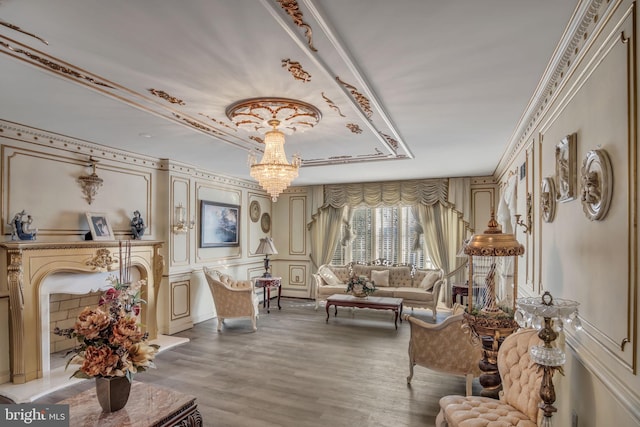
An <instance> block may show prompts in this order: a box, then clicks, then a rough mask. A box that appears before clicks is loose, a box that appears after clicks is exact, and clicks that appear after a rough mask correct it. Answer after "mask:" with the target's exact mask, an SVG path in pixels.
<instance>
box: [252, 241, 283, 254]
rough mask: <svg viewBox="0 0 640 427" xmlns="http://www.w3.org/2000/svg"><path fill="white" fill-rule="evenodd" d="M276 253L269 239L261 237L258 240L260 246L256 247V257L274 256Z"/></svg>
mask: <svg viewBox="0 0 640 427" xmlns="http://www.w3.org/2000/svg"><path fill="white" fill-rule="evenodd" d="M277 253H278V251H277V249H276V247H275V245H274V244H273V240H271V237H263V238H262V239H260V244H259V245H258V249H256V255H275V254H277Z"/></svg>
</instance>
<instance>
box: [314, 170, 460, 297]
mask: <svg viewBox="0 0 640 427" xmlns="http://www.w3.org/2000/svg"><path fill="white" fill-rule="evenodd" d="M320 200H322V203H321V202H320ZM359 205H360V206H362V205H364V206H369V207H381V206H400V205H404V206H412V210H413V213H414V216H415V217H416V218H417V219H418V221H419V223H420V226H421V227H422V230H423V232H424V235H425V239H424V240H425V245H426V246H427V247H426V249H427V252H428V253H429V257H430V258H431V260H432V262H433V263H434V264H435V265H436V266H437V267H438V268H442V269H443V270H444V272H445V274H449V273H451V272H453V271H455V270H456V269H457V268H460V267H461V266H462V264H463V263H464V262H465V259H461V258H456V254H457V253H458V250H459V249H460V245H461V244H462V242H463V240H464V239H465V238H467V237H468V235H469V234H470V230H469V215H470V213H471V179H470V178H450V179H446V178H442V179H440V178H439V179H423V180H408V181H391V182H372V183H359V184H343V185H338V184H332V185H325V186H319V187H318V188H316V189H314V193H313V200H312V211H313V212H315V214H314V215H313V218H312V221H311V222H310V223H309V225H308V226H309V229H310V231H311V251H312V253H311V260H312V262H313V264H314V265H315V267H316V268H317V267H319V266H320V265H322V264H325V263H328V262H330V261H331V258H332V255H333V252H334V250H335V248H336V245H337V244H338V243H339V241H340V235H341V226H342V224H343V219H344V218H345V213H348V212H349V208H351V207H355V206H359ZM456 277H458V275H456ZM460 277H463V276H460ZM447 287H448V289H447V290H446V292H445V293H446V302H447V303H450V298H451V292H450V284H448V286H447Z"/></svg>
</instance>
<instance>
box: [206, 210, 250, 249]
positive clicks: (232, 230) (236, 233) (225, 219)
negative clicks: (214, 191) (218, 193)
mask: <svg viewBox="0 0 640 427" xmlns="http://www.w3.org/2000/svg"><path fill="white" fill-rule="evenodd" d="M221 246H240V206H239V205H229V204H226V203H217V202H209V201H206V200H201V201H200V247H201V248H215V247H221Z"/></svg>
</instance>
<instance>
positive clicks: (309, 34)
mask: <svg viewBox="0 0 640 427" xmlns="http://www.w3.org/2000/svg"><path fill="white" fill-rule="evenodd" d="M276 1H277V2H278V3H280V7H282V8H283V9H284V10H285V12H287V13H288V14H289V16H290V17H291V19H293V23H294V24H296V25H297V26H298V27H300V28H302V29H304V35H305V37H306V38H307V42H308V44H309V49H311V50H312V51H314V52H317V51H318V49H316V48H315V47H314V46H313V40H312V39H313V31H312V30H311V27H310V26H309V24H307V23H306V22H304V18H303V16H302V11H300V6H298V2H297V1H296V0H276Z"/></svg>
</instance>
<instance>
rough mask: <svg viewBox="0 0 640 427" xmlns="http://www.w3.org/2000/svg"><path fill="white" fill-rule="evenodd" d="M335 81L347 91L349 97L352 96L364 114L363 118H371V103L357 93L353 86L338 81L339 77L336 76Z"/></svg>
mask: <svg viewBox="0 0 640 427" xmlns="http://www.w3.org/2000/svg"><path fill="white" fill-rule="evenodd" d="M336 80H337V81H338V83H340V84H341V85H343V86H344V87H346V88H347V89H349V92H350V93H351V96H353V98H354V99H355V100H356V102H357V103H358V105H360V108H361V109H362V111H363V112H364V114H365V116H367V118H371V115H372V114H373V110H372V109H371V103H370V102H369V99H368V98H367V97H366V96H364V95H363V94H361V93H360V92H358V89H357V88H356V87H355V86H352V85H350V84H349V83H346V82H343V81H342V80H341V79H340V77H338V76H336Z"/></svg>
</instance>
